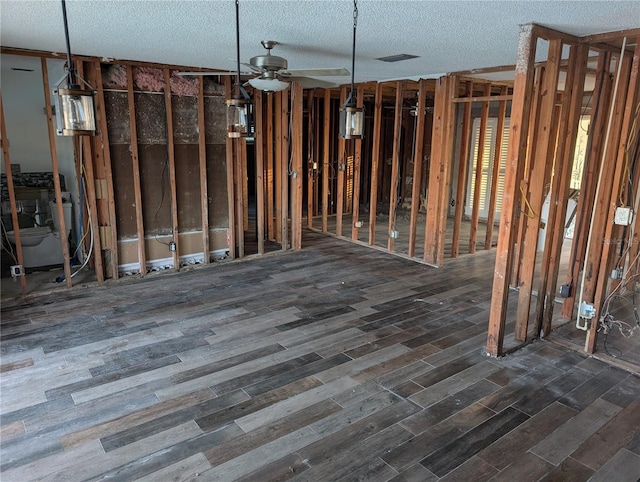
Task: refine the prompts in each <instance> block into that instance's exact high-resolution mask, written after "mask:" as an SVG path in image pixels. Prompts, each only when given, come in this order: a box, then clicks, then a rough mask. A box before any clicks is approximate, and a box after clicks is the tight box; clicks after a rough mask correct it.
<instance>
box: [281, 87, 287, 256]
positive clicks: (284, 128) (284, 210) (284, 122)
mask: <svg viewBox="0 0 640 482" xmlns="http://www.w3.org/2000/svg"><path fill="white" fill-rule="evenodd" d="M280 93H281V94H282V103H281V104H280V108H281V110H280V118H281V119H282V122H281V125H282V135H281V141H282V148H281V149H280V160H279V161H280V165H281V169H280V176H281V178H282V179H281V186H282V211H281V214H282V219H281V225H280V226H281V229H282V236H281V237H282V249H283V250H286V249H289V160H290V158H289V125H290V119H289V99H288V96H287V91H286V90H284V91H281V92H280Z"/></svg>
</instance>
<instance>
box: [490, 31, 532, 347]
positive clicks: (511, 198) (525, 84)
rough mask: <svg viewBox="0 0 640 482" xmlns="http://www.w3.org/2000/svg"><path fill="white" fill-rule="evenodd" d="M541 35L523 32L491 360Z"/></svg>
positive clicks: (501, 319)
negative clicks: (539, 36)
mask: <svg viewBox="0 0 640 482" xmlns="http://www.w3.org/2000/svg"><path fill="white" fill-rule="evenodd" d="M536 41H537V35H536V34H535V31H534V29H533V26H531V25H524V26H522V27H521V28H520V39H519V43H518V62H517V64H516V72H515V83H514V89H513V90H514V93H513V99H514V100H513V105H512V107H511V122H510V126H509V132H510V134H509V151H508V156H507V165H506V170H505V171H506V172H505V180H504V194H503V199H502V209H501V213H500V233H499V235H498V247H497V249H496V264H495V268H494V276H493V293H492V296H491V310H490V317H489V328H488V336H487V353H488V354H489V355H491V356H494V357H495V356H499V355H501V354H502V347H503V343H504V331H505V322H506V317H507V303H508V296H509V277H510V274H511V271H512V263H513V244H514V241H515V229H512V227H513V226H514V221H515V219H516V210H517V208H518V199H519V196H518V186H519V183H520V179H521V178H522V171H523V168H524V166H523V164H524V162H523V161H524V159H525V157H526V151H527V132H528V130H529V129H528V127H529V118H528V113H529V109H530V106H531V91H532V87H533V74H534V69H533V65H534V62H535V54H536Z"/></svg>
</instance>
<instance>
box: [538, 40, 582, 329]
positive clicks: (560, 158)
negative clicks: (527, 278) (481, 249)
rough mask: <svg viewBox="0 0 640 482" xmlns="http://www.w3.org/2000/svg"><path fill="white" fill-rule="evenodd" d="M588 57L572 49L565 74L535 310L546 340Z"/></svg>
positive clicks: (554, 292)
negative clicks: (563, 97) (563, 95)
mask: <svg viewBox="0 0 640 482" xmlns="http://www.w3.org/2000/svg"><path fill="white" fill-rule="evenodd" d="M588 54H589V48H588V47H587V46H586V45H584V44H580V45H578V46H572V47H571V51H570V54H569V58H570V60H571V63H570V65H569V71H568V73H567V79H566V85H570V86H571V88H570V89H565V99H564V102H563V106H562V113H561V118H560V126H561V129H563V130H564V132H561V134H560V135H559V137H558V146H557V148H556V152H557V154H556V160H555V165H554V174H553V186H552V190H551V203H550V208H551V209H550V211H549V216H548V220H547V234H546V239H545V250H544V253H543V258H542V264H541V274H540V284H539V287H538V302H537V308H536V330H535V332H536V333H540V332H541V331H542V333H543V335H544V336H545V337H546V336H548V335H549V333H550V332H551V321H552V317H553V305H554V298H555V296H556V287H557V278H558V272H559V270H560V257H561V255H562V244H563V241H564V234H565V229H564V228H565V219H566V215H567V203H568V200H569V187H570V183H571V169H572V167H573V156H574V152H575V146H576V139H577V134H578V129H579V126H580V115H581V113H582V102H583V93H584V77H585V73H586V69H587V60H588ZM554 208H555V209H554ZM551 211H555V213H554V214H555V215H553V216H552V212H551Z"/></svg>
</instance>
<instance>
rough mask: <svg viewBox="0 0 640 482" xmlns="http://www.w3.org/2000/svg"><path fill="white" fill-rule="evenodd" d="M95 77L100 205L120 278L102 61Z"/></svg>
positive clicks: (114, 271) (114, 269) (115, 274)
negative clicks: (103, 190) (103, 186)
mask: <svg viewBox="0 0 640 482" xmlns="http://www.w3.org/2000/svg"><path fill="white" fill-rule="evenodd" d="M94 79H95V83H96V90H97V92H98V94H97V95H96V97H95V99H96V112H97V114H98V121H99V123H100V124H99V125H100V131H99V139H100V142H101V144H102V146H101V147H102V149H101V152H102V159H103V162H102V164H97V165H96V169H95V173H96V175H98V176H100V178H101V179H104V183H105V184H106V186H107V189H106V191H107V196H106V200H105V201H102V202H101V203H100V205H104V209H105V211H106V212H105V213H104V218H106V219H103V222H105V223H106V224H107V226H108V227H109V232H110V233H111V235H110V240H109V243H108V245H109V253H110V268H111V269H110V271H111V273H107V274H110V275H111V277H112V278H114V279H118V277H119V271H118V259H119V255H118V232H117V231H118V230H117V216H116V196H115V189H114V186H113V172H112V169H111V148H110V146H109V130H108V126H107V114H106V109H105V102H104V89H103V85H102V69H101V64H100V62H95V64H94Z"/></svg>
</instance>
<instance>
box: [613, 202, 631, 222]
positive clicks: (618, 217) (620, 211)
mask: <svg viewBox="0 0 640 482" xmlns="http://www.w3.org/2000/svg"><path fill="white" fill-rule="evenodd" d="M632 221H633V211H632V210H631V208H629V207H625V206H621V207H620V206H619V207H617V208H616V214H615V216H614V218H613V223H614V224H617V225H618V226H629V225H630V224H631V222H632Z"/></svg>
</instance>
